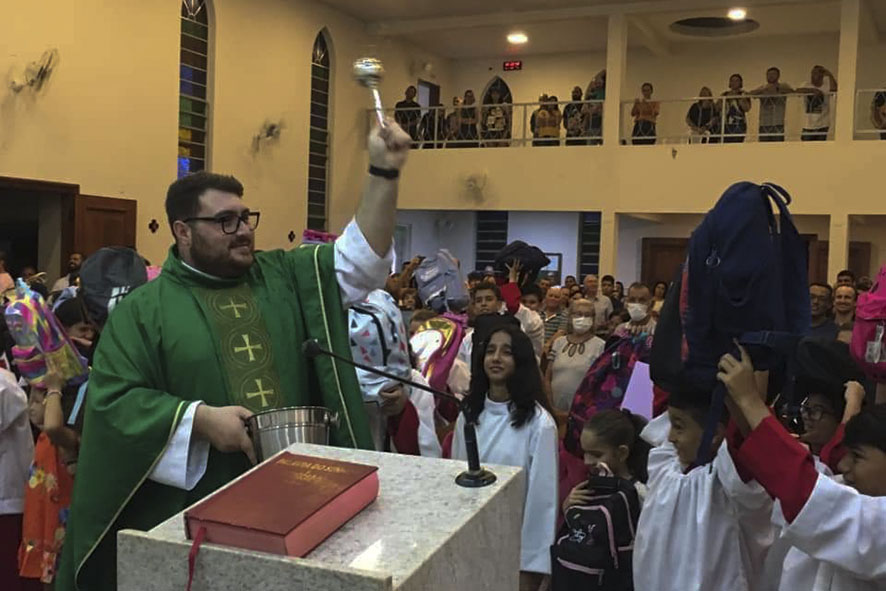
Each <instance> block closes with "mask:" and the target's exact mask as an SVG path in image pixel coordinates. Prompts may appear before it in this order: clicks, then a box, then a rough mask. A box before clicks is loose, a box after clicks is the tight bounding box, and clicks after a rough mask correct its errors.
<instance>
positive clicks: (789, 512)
mask: <svg viewBox="0 0 886 591" xmlns="http://www.w3.org/2000/svg"><path fill="white" fill-rule="evenodd" d="M720 370H721V373H720V379H721V380H722V381H723V382H724V383H725V384H726V385H727V387H728V389H729V395H730V397H731V398H732V399H733V400H734V402H735V405H736V407H737V408H738V410H739V411H740V412H741V414H742V415H743V417H744V419H745V420H746V421H747V423H748V425H749V427H750V428H751V432H750V434H749V435H748V436H747V438H746V439H745V441H744V442H743V443H742V445H741V447H740V448H739V449H738V453H737V459H738V461H739V462H740V463H741V465H742V466H743V467H744V468H745V469H747V470H749V471H750V472H751V473H752V474H753V475H754V477H755V478H756V479H757V480H758V481H759V482H760V483H761V484H762V485H763V486H764V487H765V488H766V490H767V491H768V492H769V494H770V495H772V497H773V498H775V499H776V504H775V511H774V513H773V523H774V524H775V525H776V527H777V528H778V530H779V539H780V541H785V542H787V543H789V544H790V545H791V546H792V547H794V548H796V549H797V550H799V551H800V552H802V553H804V554H805V555H807V556H808V557H809V558H811V559H812V560H810V561H808V562H807V565H806V568H807V569H808V575H807V576H806V577H805V581H806V582H805V584H806V585H809V586H807V587H805V589H810V590H811V591H874V590H880V589H886V405H878V406H875V407H873V408H871V409H868V410H866V411H862V412H861V414H859V415H858V416H856V417H854V418H853V419H852V420H850V421H849V423H848V424H847V425H846V434H845V438H844V444H845V445H846V447H847V448H848V449H849V453H848V454H847V455H846V457H845V458H844V459H843V461H842V462H841V464H840V468H841V471H842V472H843V477H844V479H845V481H846V484H847V485H848V486H847V485H843V484H840V483H839V482H836V481H835V480H834V479H832V478H830V477H829V476H827V475H825V474H822V473H820V472H819V471H817V470H816V468H815V463H814V461H813V458H812V456H811V455H810V453H809V451H808V450H807V449H806V448H804V447H803V446H802V445H800V444H799V443H798V442H797V441H795V440H794V438H793V437H791V435H790V434H789V433H788V432H787V431H786V430H785V428H784V427H782V426H781V424H779V422H778V421H777V420H776V419H775V417H773V416H772V415H771V414H770V413H769V409H768V408H767V407H766V405H765V404H764V403H763V401H762V400H761V399H760V398H759V396H758V395H757V393H756V390H755V385H754V383H753V379H748V375H750V374H752V373H753V367H751V365H750V361H749V359H748V357H747V355H746V354H744V352H743V351H742V359H741V360H738V359H736V358H735V357H733V356H731V355H726V356H724V357H723V359H721V361H720ZM798 580H799V578H798V577H796V575H795V576H794V577H793V581H794V582H797V581H798ZM810 583H811V585H810ZM785 584H791V582H790V581H785V580H784V579H783V580H782V581H781V586H780V587H779V589H788V587H785Z"/></svg>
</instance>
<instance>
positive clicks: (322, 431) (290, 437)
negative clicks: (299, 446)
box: [246, 406, 339, 462]
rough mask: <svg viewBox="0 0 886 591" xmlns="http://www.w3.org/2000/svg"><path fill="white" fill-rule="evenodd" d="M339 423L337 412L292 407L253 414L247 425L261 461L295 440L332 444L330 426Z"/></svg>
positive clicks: (296, 441)
mask: <svg viewBox="0 0 886 591" xmlns="http://www.w3.org/2000/svg"><path fill="white" fill-rule="evenodd" d="M338 423H339V420H338V414H336V413H333V412H332V411H331V410H329V409H328V408H324V407H322V406H292V407H289V408H278V409H275V410H266V411H265V412H260V413H258V414H255V415H252V417H250V418H249V420H248V421H246V426H247V428H248V429H249V436H250V438H251V439H252V445H253V447H254V448H255V454H256V457H257V458H258V461H259V462H261V461H263V460H266V459H268V458H270V457H271V456H273V455H274V454H276V453H277V452H279V451H283V450H284V449H286V448H287V447H289V446H290V445H292V444H293V443H318V444H320V445H329V429H330V427H336V428H338Z"/></svg>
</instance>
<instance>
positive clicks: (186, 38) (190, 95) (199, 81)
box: [178, 2, 209, 178]
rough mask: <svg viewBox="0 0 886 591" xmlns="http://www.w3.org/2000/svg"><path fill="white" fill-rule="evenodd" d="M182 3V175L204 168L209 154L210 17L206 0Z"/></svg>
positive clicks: (180, 65)
mask: <svg viewBox="0 0 886 591" xmlns="http://www.w3.org/2000/svg"><path fill="white" fill-rule="evenodd" d="M191 4H196V5H197V6H199V9H198V10H197V11H196V14H193V10H189V9H188V7H187V5H186V3H185V2H182V6H181V47H180V53H179V76H178V78H179V84H178V91H179V100H178V176H179V178H181V177H183V176H184V175H186V174H190V173H192V172H197V171H200V170H204V169H205V168H206V161H207V158H208V156H209V154H208V152H209V144H208V142H207V135H208V132H209V92H208V88H209V19H208V15H207V11H208V7H207V6H206V5H205V3H204V2H198V3H195V2H191Z"/></svg>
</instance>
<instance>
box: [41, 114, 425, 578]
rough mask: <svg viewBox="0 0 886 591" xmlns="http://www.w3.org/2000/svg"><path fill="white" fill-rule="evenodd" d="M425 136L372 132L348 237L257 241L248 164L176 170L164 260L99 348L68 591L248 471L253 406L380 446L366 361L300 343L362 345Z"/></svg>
mask: <svg viewBox="0 0 886 591" xmlns="http://www.w3.org/2000/svg"><path fill="white" fill-rule="evenodd" d="M411 141H412V140H411V138H410V137H409V135H407V134H406V133H405V132H404V131H403V130H402V129H400V128H399V127H398V126H397V125H396V123H394V122H393V121H389V122H388V124H387V125H386V126H385V127H384V128H382V129H375V130H374V131H373V132H372V133H371V134H370V137H369V144H368V151H369V174H368V176H367V178H366V182H365V188H364V191H363V196H362V199H361V201H360V204H359V206H358V208H357V213H356V216H355V219H354V220H353V221H352V222H351V223H350V224H349V225H348V226H347V228H346V229H345V231H344V232H343V234H342V235H341V237H340V238H339V239H338V240H337V241H336V242H335V243H334V244H324V245H311V246H304V247H302V248H297V249H294V250H291V251H283V250H273V251H267V252H256V251H255V250H254V238H255V230H256V227H257V226H258V222H259V219H260V216H259V212H258V211H256V210H255V209H254V208H252V207H251V206H250V203H249V201H248V200H246V199H243V186H242V185H241V184H240V183H239V182H238V181H237V180H236V179H235V178H234V177H231V176H222V175H217V174H212V173H205V172H201V173H196V174H192V175H189V176H186V177H183V178H181V179H179V180H177V181H175V182H174V183H172V185H171V186H170V187H169V191H168V193H167V196H166V213H167V217H168V221H169V225H170V228H171V230H172V234H173V237H174V239H175V244H174V245H173V246H172V247H170V249H169V255H168V257H167V259H166V262H165V264H164V265H163V271H162V273H161V274H160V276H159V277H158V278H157V279H155V280H154V281H152V282H150V283H148V284H146V285H144V286H143V287H140V288H138V289H137V290H135V291H134V292H133V293H132V294H131V295H129V296H128V297H127V298H126V299H124V300H122V301H120V303H119V304H117V305H116V307H115V308H114V310H113V312H112V313H111V314H110V316H109V319H108V323H107V325H106V326H105V329H104V331H103V332H102V335H101V338H100V340H99V345H98V348H97V350H96V352H95V357H94V365H93V370H92V374H91V377H90V380H89V387H88V390H87V396H86V416H85V423H84V425H85V426H84V432H83V437H82V445H81V448H80V457H79V463H78V467H77V476H76V479H75V487H74V494H73V503H72V506H71V510H70V518H69V522H68V530H67V535H66V539H65V544H64V550H63V557H62V561H61V566H60V569H59V573H58V576H57V578H56V581H57V583H56V589H59V590H65V591H67V590H73V589H81V590H90V591H91V590H99V589H101V590H104V589H114V588H116V533H117V531H118V530H120V529H123V528H135V529H140V530H147V529H150V528H152V527H154V526H156V525H157V524H159V523H160V522H162V521H163V520H165V519H167V518H168V517H170V516H171V515H173V514H175V513H176V512H178V511H181V510H182V509H184V508H185V507H187V506H188V505H190V504H192V503H194V502H195V501H197V500H199V499H200V498H202V497H204V496H205V495H207V494H209V493H211V492H212V491H214V490H216V489H218V488H219V487H220V486H222V485H224V484H226V483H227V482H229V481H231V480H232V479H234V478H235V477H237V476H238V475H240V474H242V473H243V472H244V471H245V470H247V469H248V468H249V467H250V466H251V465H252V464H253V463H255V453H254V450H253V448H252V444H251V442H250V439H249V437H248V436H247V433H246V430H245V423H244V421H245V420H246V419H247V418H249V417H250V416H251V415H252V414H253V413H256V412H260V411H266V410H271V409H274V408H280V407H285V406H298V405H320V406H325V407H328V408H330V409H332V410H333V411H334V412H337V413H339V415H340V416H341V418H342V420H341V427H340V428H339V429H337V430H335V431H334V432H333V433H332V443H333V444H334V445H339V446H349V447H362V448H367V449H371V448H372V438H371V436H370V431H369V425H368V422H367V418H366V415H365V411H364V410H363V403H362V399H361V395H360V388H359V385H358V383H357V378H356V375H355V373H354V371H353V369H352V368H350V367H349V366H347V365H345V364H343V363H339V362H336V361H335V360H333V359H331V358H329V357H319V358H317V359H314V360H307V359H305V357H304V356H303V355H302V353H301V344H302V342H303V341H304V340H305V339H309V338H311V339H317V340H318V341H319V342H320V343H321V345H322V346H323V347H324V348H328V349H331V350H333V351H335V352H337V353H339V354H341V355H350V350H349V343H348V326H347V316H346V309H347V307H348V306H349V305H351V304H353V303H355V302H358V301H360V300H362V299H363V298H364V297H365V296H366V295H367V294H368V293H369V292H370V291H372V290H373V289H376V288H379V287H382V286H383V285H384V281H385V278H386V277H387V275H388V273H389V271H390V268H391V263H392V248H391V243H392V235H393V229H394V217H395V210H396V205H397V186H398V182H397V178H398V175H399V169H400V167H401V166H402V165H403V163H404V161H405V159H406V154H407V152H408V149H409V146H410V145H411ZM256 502H260V500H259V499H256Z"/></svg>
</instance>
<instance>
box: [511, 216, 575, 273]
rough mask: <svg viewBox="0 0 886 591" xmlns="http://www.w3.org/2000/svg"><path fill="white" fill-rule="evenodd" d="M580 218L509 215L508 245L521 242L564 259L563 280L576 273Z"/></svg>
mask: <svg viewBox="0 0 886 591" xmlns="http://www.w3.org/2000/svg"><path fill="white" fill-rule="evenodd" d="M578 229H579V214H578V213H575V212H571V211H550V212H548V211H512V212H510V213H509V214H508V242H513V241H514V240H522V241H523V242H526V243H527V244H531V245H533V246H537V247H539V248H540V249H541V250H542V251H543V252H554V253H556V252H559V253H561V254H562V255H563V269H562V277H566V276H567V275H576V272H577V271H578Z"/></svg>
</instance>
